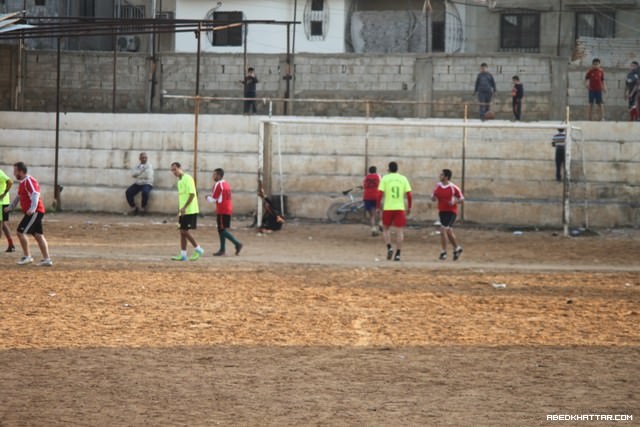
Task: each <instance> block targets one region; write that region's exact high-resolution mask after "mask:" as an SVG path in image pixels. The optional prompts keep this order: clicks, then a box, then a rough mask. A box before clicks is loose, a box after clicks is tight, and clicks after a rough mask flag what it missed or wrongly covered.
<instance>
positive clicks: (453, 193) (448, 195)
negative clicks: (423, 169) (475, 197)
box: [432, 182, 464, 215]
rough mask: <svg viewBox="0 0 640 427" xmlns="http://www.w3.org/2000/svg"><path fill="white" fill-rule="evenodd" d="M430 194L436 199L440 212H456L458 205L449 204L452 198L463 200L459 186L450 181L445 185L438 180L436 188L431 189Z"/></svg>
mask: <svg viewBox="0 0 640 427" xmlns="http://www.w3.org/2000/svg"><path fill="white" fill-rule="evenodd" d="M432 196H433V197H435V198H436V199H437V200H438V210H439V211H440V212H453V213H454V214H456V215H457V214H458V205H453V206H452V205H451V204H452V202H453V201H454V198H457V199H460V200H464V196H463V195H462V191H460V188H458V186H457V185H455V184H453V183H451V182H450V183H449V184H447V185H444V184H442V183H441V182H439V183H438V184H437V185H436V188H434V189H433V194H432Z"/></svg>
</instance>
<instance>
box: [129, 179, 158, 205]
mask: <svg viewBox="0 0 640 427" xmlns="http://www.w3.org/2000/svg"><path fill="white" fill-rule="evenodd" d="M152 189H153V186H151V185H150V184H144V185H140V184H132V185H131V186H130V187H129V188H127V191H126V192H125V195H126V196H127V203H129V206H131V207H132V208H134V207H135V206H136V202H135V200H133V199H134V197H136V194H138V193H140V192H142V201H141V205H140V206H141V207H142V209H145V208H146V207H147V202H148V201H149V194H150V193H151V190H152Z"/></svg>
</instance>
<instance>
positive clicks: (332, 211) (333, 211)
mask: <svg viewBox="0 0 640 427" xmlns="http://www.w3.org/2000/svg"><path fill="white" fill-rule="evenodd" d="M356 188H362V187H356ZM353 190H354V188H350V189H348V190H345V191H343V192H342V194H343V195H344V196H348V197H349V201H348V202H334V203H332V204H331V206H329V209H327V218H329V221H331V222H336V223H340V222H342V221H343V220H344V219H345V217H346V216H347V214H351V213H354V212H364V201H363V200H356V198H355V197H353V194H352V191H353Z"/></svg>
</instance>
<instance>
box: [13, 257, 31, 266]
mask: <svg viewBox="0 0 640 427" xmlns="http://www.w3.org/2000/svg"><path fill="white" fill-rule="evenodd" d="M32 262H33V257H30V256H23V257H22V258H20V261H18V262H16V264H18V265H27V264H31V263H32Z"/></svg>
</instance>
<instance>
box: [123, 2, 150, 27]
mask: <svg viewBox="0 0 640 427" xmlns="http://www.w3.org/2000/svg"><path fill="white" fill-rule="evenodd" d="M118 11H119V18H120V19H128V20H136V19H144V13H145V8H144V6H130V5H122V6H120V8H119V9H118ZM142 29H143V27H142V26H141V25H135V24H134V23H133V22H132V23H131V24H130V25H127V26H125V27H124V28H122V30H123V31H125V32H126V31H137V30H142Z"/></svg>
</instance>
